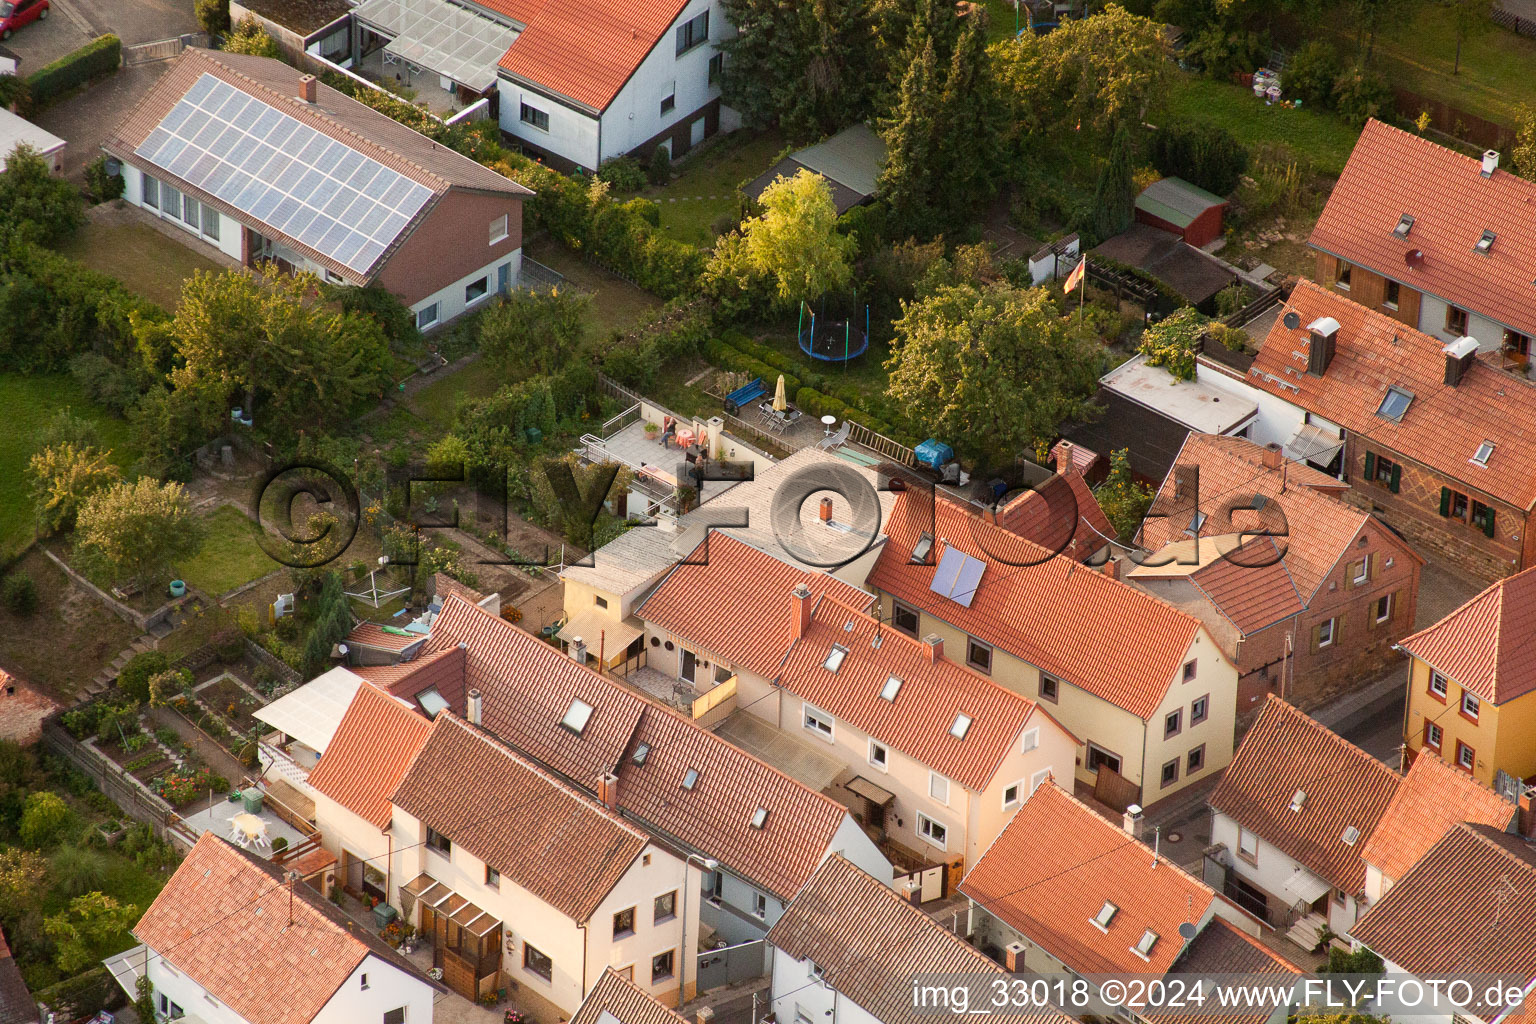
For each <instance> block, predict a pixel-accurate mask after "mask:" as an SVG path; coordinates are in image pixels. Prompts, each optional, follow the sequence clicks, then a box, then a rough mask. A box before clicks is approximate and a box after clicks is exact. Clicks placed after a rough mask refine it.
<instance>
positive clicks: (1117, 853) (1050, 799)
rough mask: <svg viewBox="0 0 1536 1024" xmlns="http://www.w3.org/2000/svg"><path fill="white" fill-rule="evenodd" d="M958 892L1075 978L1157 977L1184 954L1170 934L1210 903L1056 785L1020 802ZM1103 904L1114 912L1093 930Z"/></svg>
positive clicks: (1181, 875) (1197, 887) (1178, 871)
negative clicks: (1152, 936)
mask: <svg viewBox="0 0 1536 1024" xmlns="http://www.w3.org/2000/svg"><path fill="white" fill-rule="evenodd" d="M1042 837H1048V840H1049V841H1046V842H1042V841H1041V839H1042ZM960 891H961V892H962V893H964V894H965V895H966V896H967V897H969V898H970V899H972V900H974V901H976V902H977V903H979V904H981V905H982V906H983V907H984V908H985V909H986V910H987V911H988V912H989V913H991V914H993V915H994V916H996V917H997V918H999V919H1000V920H1002V921H1003V922H1004V923H1006V924H1007V925H1009V926H1010V927H1012V928H1013V929H1015V930H1016V931H1018V932H1020V933H1021V934H1023V935H1026V936H1028V937H1029V938H1030V940H1031V941H1033V942H1035V943H1036V944H1037V945H1039V946H1040V947H1041V948H1042V949H1043V950H1045V952H1047V953H1049V954H1050V955H1051V956H1053V957H1055V958H1056V959H1058V960H1060V961H1061V962H1062V963H1064V964H1066V966H1067V968H1068V969H1069V970H1071V971H1074V972H1076V973H1078V974H1109V973H1117V974H1158V975H1162V974H1166V973H1167V972H1168V970H1169V968H1170V967H1172V966H1173V962H1174V960H1175V959H1176V958H1177V957H1178V956H1179V953H1180V952H1181V951H1182V950H1183V948H1184V939H1182V938H1181V937H1180V936H1179V925H1181V924H1184V923H1190V924H1198V923H1199V922H1200V920H1201V919H1202V918H1203V917H1204V916H1205V914H1206V911H1207V910H1209V909H1210V907H1211V904H1212V903H1213V902H1214V901H1215V900H1216V894H1215V893H1214V892H1212V891H1211V890H1210V889H1209V888H1208V887H1207V886H1206V885H1205V884H1204V883H1203V882H1201V881H1200V880H1199V879H1196V878H1194V877H1192V876H1191V875H1189V874H1188V873H1186V872H1185V871H1184V870H1183V869H1182V868H1180V867H1179V866H1178V865H1176V864H1173V863H1172V862H1170V861H1169V860H1167V859H1166V858H1158V857H1155V856H1154V854H1153V852H1152V850H1151V849H1150V848H1148V847H1147V846H1146V845H1145V844H1143V843H1140V842H1138V841H1137V840H1136V839H1134V838H1132V837H1131V836H1130V835H1129V834H1128V833H1126V832H1125V831H1124V830H1123V829H1120V828H1118V827H1117V826H1115V825H1114V824H1112V823H1111V822H1109V821H1107V820H1105V819H1104V818H1101V817H1100V816H1099V815H1098V814H1097V813H1096V812H1095V811H1093V810H1092V809H1091V808H1089V807H1087V806H1085V805H1084V804H1082V803H1079V802H1078V801H1077V800H1075V799H1073V798H1072V796H1071V795H1070V794H1068V793H1067V792H1066V791H1064V790H1063V789H1062V788H1061V787H1060V786H1058V785H1057V784H1056V783H1055V781H1049V782H1046V783H1045V784H1043V785H1041V786H1040V788H1039V789H1037V790H1035V792H1034V793H1033V794H1031V796H1030V797H1029V799H1028V800H1026V801H1024V805H1023V806H1022V807H1020V808H1019V810H1018V812H1017V813H1016V814H1015V815H1014V816H1013V820H1012V821H1010V822H1009V823H1008V827H1007V828H1005V829H1003V831H1002V833H1001V834H1000V835H998V837H997V839H996V841H994V842H993V844H992V846H991V848H990V849H988V850H987V852H986V853H985V854H984V855H983V856H982V858H981V860H979V861H978V862H977V863H976V866H975V867H974V868H972V869H971V872H970V874H968V875H966V876H965V880H964V881H962V882H961V883H960ZM1106 902H1109V903H1113V904H1114V905H1115V906H1116V907H1117V908H1118V909H1117V910H1116V912H1115V914H1114V917H1113V918H1111V919H1110V923H1109V927H1108V928H1107V929H1105V930H1103V931H1101V930H1099V929H1098V928H1097V927H1095V926H1094V923H1093V921H1094V918H1096V917H1097V916H1098V914H1099V911H1100V910H1101V909H1102V908H1103V906H1104V904H1105V903H1106ZM1149 929H1150V930H1151V931H1153V932H1154V933H1156V935H1157V937H1158V938H1157V942H1156V943H1155V944H1154V945H1153V947H1152V951H1151V953H1150V955H1149V956H1148V957H1147V958H1146V959H1142V958H1141V957H1140V956H1138V955H1137V954H1136V953H1135V952H1134V950H1133V948H1132V947H1134V946H1135V945H1136V944H1137V943H1138V942H1140V941H1141V938H1142V936H1143V934H1144V933H1145V932H1146V931H1148V930H1149Z"/></svg>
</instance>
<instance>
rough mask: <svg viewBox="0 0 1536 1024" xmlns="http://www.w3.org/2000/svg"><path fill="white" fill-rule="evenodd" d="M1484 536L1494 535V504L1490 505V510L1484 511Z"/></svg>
mask: <svg viewBox="0 0 1536 1024" xmlns="http://www.w3.org/2000/svg"><path fill="white" fill-rule="evenodd" d="M1483 536H1485V537H1492V536H1493V506H1492V505H1490V506H1488V511H1486V512H1484V513H1483Z"/></svg>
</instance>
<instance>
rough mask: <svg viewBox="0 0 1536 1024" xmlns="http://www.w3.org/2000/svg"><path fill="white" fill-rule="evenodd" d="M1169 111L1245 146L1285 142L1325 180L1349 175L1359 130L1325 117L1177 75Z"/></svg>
mask: <svg viewBox="0 0 1536 1024" xmlns="http://www.w3.org/2000/svg"><path fill="white" fill-rule="evenodd" d="M1164 108H1165V110H1166V111H1167V112H1168V113H1169V114H1173V115H1174V116H1176V117H1184V118H1189V119H1190V120H1193V121H1213V122H1215V123H1217V124H1219V125H1221V126H1222V127H1224V128H1226V129H1227V130H1228V131H1229V132H1231V133H1232V134H1233V135H1234V136H1236V138H1237V140H1238V141H1239V142H1241V143H1243V145H1245V146H1250V147H1252V146H1256V145H1259V144H1261V143H1265V142H1283V143H1285V144H1286V145H1288V146H1290V147H1291V148H1292V149H1293V150H1295V152H1296V155H1297V156H1298V157H1299V158H1301V159H1303V160H1305V161H1307V162H1309V163H1310V164H1311V165H1312V167H1313V168H1314V169H1316V170H1317V171H1320V172H1321V173H1323V174H1329V175H1332V176H1334V177H1337V176H1338V175H1339V174H1340V173H1341V172H1342V171H1343V170H1344V163H1345V161H1346V160H1348V159H1349V153H1350V150H1352V149H1353V148H1354V146H1355V140H1356V139H1358V138H1359V137H1360V130H1359V129H1358V128H1354V127H1352V126H1350V125H1348V124H1346V123H1345V122H1344V121H1342V120H1341V119H1339V118H1338V117H1336V116H1335V115H1333V114H1331V113H1328V112H1326V111H1317V110H1307V109H1305V108H1302V109H1292V108H1288V107H1281V106H1273V107H1268V106H1265V105H1264V104H1263V103H1262V102H1260V101H1259V100H1257V99H1255V98H1254V95H1253V90H1252V89H1246V88H1244V87H1243V86H1240V85H1233V84H1230V83H1227V82H1217V81H1214V80H1212V79H1209V78H1202V77H1199V76H1196V75H1191V74H1187V73H1184V72H1175V73H1174V74H1173V77H1172V78H1171V79H1170V81H1169V83H1168V91H1167V94H1166V101H1165V103H1164Z"/></svg>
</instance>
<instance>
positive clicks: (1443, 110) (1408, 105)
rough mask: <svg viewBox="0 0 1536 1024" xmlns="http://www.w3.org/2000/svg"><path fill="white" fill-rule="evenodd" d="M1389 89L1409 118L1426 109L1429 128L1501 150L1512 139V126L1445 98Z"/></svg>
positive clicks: (1473, 143)
mask: <svg viewBox="0 0 1536 1024" xmlns="http://www.w3.org/2000/svg"><path fill="white" fill-rule="evenodd" d="M1527 24H1529V21H1527ZM1392 93H1393V95H1394V98H1395V99H1396V101H1397V112H1398V113H1399V114H1401V115H1403V117H1405V118H1407V119H1408V120H1410V121H1411V120H1413V119H1414V118H1416V117H1418V116H1419V114H1420V113H1421V112H1424V111H1427V112H1428V113H1429V121H1430V125H1431V127H1432V129H1433V130H1434V131H1438V132H1440V133H1441V134H1443V135H1448V136H1450V137H1451V138H1453V139H1456V140H1458V141H1461V142H1466V143H1470V144H1472V145H1474V146H1478V147H1480V148H1482V149H1498V150H1504V149H1508V148H1509V147H1510V146H1511V145H1513V143H1514V140H1515V130H1514V129H1513V128H1510V127H1508V126H1507V125H1502V124H1499V123H1498V122H1496V121H1490V120H1488V119H1487V118H1486V117H1479V116H1478V115H1476V114H1470V113H1468V112H1467V111H1465V110H1462V109H1461V108H1460V107H1453V106H1451V105H1450V104H1449V103H1446V102H1445V101H1444V100H1437V99H1431V98H1430V97H1428V96H1425V95H1423V94H1421V93H1417V92H1414V91H1413V90H1411V89H1404V88H1402V87H1401V86H1394V87H1393V88H1392Z"/></svg>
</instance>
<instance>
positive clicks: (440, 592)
mask: <svg viewBox="0 0 1536 1024" xmlns="http://www.w3.org/2000/svg"><path fill="white" fill-rule="evenodd" d="M432 593H434V594H436V595H437V596H438V597H440V598H442V599H443V600H444V601H446V600H448V595H449V594H458V595H459V596H460V597H462V598H463V599H464V600H466V601H468V602H469V603H470V604H479V603H480V602H481V601H484V600H485V597H486V595H484V594H482V593H480V591H478V590H476V589H475V588H474V587H468V586H465V585H464V584H462V583H460V582H459V581H458V580H456V579H454V578H453V577H452V576H449V575H448V574H447V573H445V572H439V573H433V574H432Z"/></svg>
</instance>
